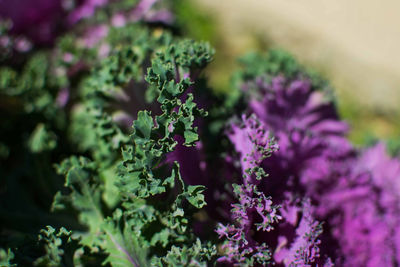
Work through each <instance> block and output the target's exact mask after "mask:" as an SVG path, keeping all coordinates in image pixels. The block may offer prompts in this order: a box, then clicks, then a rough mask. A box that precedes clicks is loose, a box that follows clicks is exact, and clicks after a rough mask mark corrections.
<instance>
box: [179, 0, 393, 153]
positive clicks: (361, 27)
mask: <svg viewBox="0 0 400 267" xmlns="http://www.w3.org/2000/svg"><path fill="white" fill-rule="evenodd" d="M178 2H179V5H177V9H178V10H177V13H178V19H179V20H180V24H181V25H182V26H183V29H184V31H186V32H185V33H186V34H188V35H189V36H191V37H193V38H196V39H204V40H209V41H210V42H211V43H212V45H213V46H214V47H216V51H217V53H216V60H215V61H214V63H213V64H212V65H211V66H210V68H209V69H208V75H209V77H210V79H211V85H212V86H213V87H214V88H217V90H220V91H225V92H226V91H228V90H229V73H231V72H232V70H234V69H235V68H237V62H236V59H237V57H238V56H240V55H242V54H244V53H245V52H247V51H249V50H250V51H251V50H255V51H265V50H267V49H268V48H277V47H278V48H283V49H285V50H287V51H289V52H290V53H292V54H293V55H294V56H295V57H296V58H297V59H298V60H299V61H300V62H301V63H303V64H304V65H306V66H308V67H311V68H313V69H314V70H316V71H317V72H319V73H321V74H322V75H323V76H324V77H326V78H327V79H328V80H329V81H330V82H331V84H332V85H333V87H334V88H335V90H336V91H335V94H336V96H337V98H338V101H337V102H338V107H339V110H340V114H341V115H342V117H343V118H344V119H345V120H347V121H348V122H349V123H350V125H351V127H352V131H351V133H350V139H351V140H352V141H353V142H354V143H355V144H356V145H366V144H369V143H371V142H373V141H374V140H376V139H377V138H380V139H384V140H386V141H387V142H388V143H389V144H390V146H391V147H398V146H399V143H400V141H399V139H400V138H398V137H399V136H400V120H399V119H398V118H399V113H400V105H399V100H400V53H399V52H398V48H399V47H400V16H399V12H400V1H396V0H384V1H373V0H352V1H347V0H334V1H333V0H296V1H294V0H283V1H276V0H274V1H272V0H262V1H261V0H245V1H244V0H218V1H215V0H194V1H185V0H181V1H178Z"/></svg>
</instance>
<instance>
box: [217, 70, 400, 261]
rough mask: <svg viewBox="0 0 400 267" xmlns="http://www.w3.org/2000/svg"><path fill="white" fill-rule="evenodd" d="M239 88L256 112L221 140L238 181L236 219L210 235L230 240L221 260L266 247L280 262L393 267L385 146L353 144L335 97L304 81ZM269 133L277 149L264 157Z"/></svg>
mask: <svg viewBox="0 0 400 267" xmlns="http://www.w3.org/2000/svg"><path fill="white" fill-rule="evenodd" d="M242 89H243V91H244V93H245V95H246V96H247V100H248V109H247V112H248V113H252V114H255V116H254V115H253V116H252V117H250V118H247V119H246V118H245V117H244V123H243V124H242V125H238V124H237V123H232V124H231V131H230V132H229V133H228V134H227V136H228V138H229V140H230V141H231V142H232V144H233V146H234V150H235V152H236V153H238V154H239V161H240V165H241V167H242V171H243V181H242V183H243V185H241V186H237V187H236V189H235V192H236V195H237V198H238V199H239V204H235V205H233V207H234V209H233V210H232V215H231V217H232V221H233V222H234V223H233V224H232V225H228V226H223V225H222V224H220V225H219V226H218V229H217V233H218V235H219V236H220V238H223V239H225V240H227V242H225V243H224V247H225V249H226V254H225V256H224V257H222V258H220V260H221V261H225V262H229V263H231V264H242V263H246V262H244V258H243V255H242V253H243V251H245V252H248V251H251V253H254V254H255V255H258V254H256V252H260V251H259V250H260V249H265V251H268V252H269V253H271V254H268V255H270V256H271V255H272V256H271V258H272V259H273V261H274V262H275V263H276V264H282V265H284V266H315V265H317V266H333V264H335V265H337V266H397V265H398V264H399V263H400V226H399V225H400V193H399V192H400V182H399V178H400V161H399V160H398V159H392V158H390V157H389V156H388V155H387V153H386V151H385V147H384V145H383V144H377V145H375V146H373V147H371V148H369V149H366V150H358V149H356V148H354V147H353V146H352V145H351V144H350V142H349V141H348V140H347V139H346V133H347V130H348V126H347V124H346V123H344V122H343V121H341V120H339V118H338V116H337V114H336V109H335V106H334V104H333V103H332V101H330V100H329V99H328V98H327V97H326V94H324V92H322V91H318V90H315V89H314V88H313V87H312V85H311V82H310V80H308V79H306V78H298V79H286V78H285V77H284V76H275V77H267V76H265V77H259V78H257V79H255V80H251V81H247V82H245V83H244V84H243V86H242ZM256 117H257V118H258V120H257V123H255V122H254V121H255V120H254V118H256ZM252 118H253V119H252ZM243 125H245V127H243ZM255 125H256V126H255ZM267 132H269V133H271V134H272V135H273V136H274V138H275V141H276V143H277V144H278V145H279V149H271V150H270V152H272V153H269V154H268V157H267V156H265V155H264V154H263V151H265V145H267V144H268V141H266V140H270V141H271V140H272V139H270V136H269V135H268V137H267V135H265V133H267ZM268 138H269V139H268ZM274 147H275V148H276V147H277V145H276V144H275V145H274ZM270 148H271V147H270ZM249 169H250V170H257V171H258V172H259V173H260V172H262V175H259V176H258V178H259V179H256V178H257V177H256V176H255V174H254V173H255V172H254V171H251V172H248V171H246V170H249ZM266 173H268V177H266V176H267V175H266ZM254 197H255V198H254ZM272 201H273V203H274V205H275V206H271V205H272ZM260 203H264V205H261V204H260ZM267 203H268V204H267ZM255 207H257V208H255ZM271 207H274V208H271ZM263 209H264V210H263ZM256 213H257V214H256ZM267 214H269V217H268V215H267ZM254 218H258V219H257V220H255V219H254ZM266 218H268V219H266ZM317 220H318V221H320V222H322V223H319V222H318V221H317ZM257 221H262V222H263V225H264V227H262V228H260V227H258V226H259V225H257V223H256V222H257ZM265 223H270V224H265ZM265 225H267V227H265ZM270 225H272V226H270ZM260 229H262V230H266V232H267V233H263V232H262V231H261V232H259V230H260ZM271 230H273V231H271ZM267 247H268V249H267ZM249 248H250V249H249ZM246 255H247V256H246V257H249V254H246ZM254 257H255V259H258V258H257V256H254ZM264 259H265V260H267V259H268V261H271V259H270V258H268V257H266V256H265V257H264ZM263 264H264V262H263ZM250 265H251V264H250Z"/></svg>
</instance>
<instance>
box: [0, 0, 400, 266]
mask: <svg viewBox="0 0 400 267" xmlns="http://www.w3.org/2000/svg"><path fill="white" fill-rule="evenodd" d="M174 4H175V2H173V1H157V0H141V1H132V0H123V1H112V0H95V1H89V0H88V1H67V2H64V1H46V0H41V1H40V2H38V5H37V6H34V5H33V4H31V3H30V4H27V5H24V9H23V10H21V12H20V13H18V14H17V13H13V12H12V10H13V9H11V7H12V6H9V7H7V8H4V9H3V8H2V9H1V12H0V15H1V17H2V18H7V20H4V21H3V22H2V24H1V27H0V33H1V36H0V50H1V56H0V118H1V122H2V131H1V132H0V160H1V165H0V177H1V180H0V266H102V265H104V266H397V265H399V264H400V253H399V251H400V227H399V225H400V208H399V207H400V195H399V193H398V192H400V188H399V185H398V184H399V183H398V182H397V180H398V179H397V178H398V177H399V176H400V161H399V159H398V158H391V157H390V156H388V154H387V152H386V148H385V145H384V144H383V143H377V144H376V145H374V146H372V147H368V148H363V149H359V148H356V147H354V146H353V145H352V144H351V143H350V142H349V141H348V140H347V137H346V133H347V131H348V126H347V124H346V123H345V122H344V121H342V120H340V118H339V116H338V114H337V111H336V106H335V99H334V96H333V94H332V89H331V88H330V85H329V83H328V82H326V81H325V80H324V79H322V78H321V77H320V76H319V75H318V74H315V73H313V72H311V71H309V70H307V69H306V68H305V67H303V66H301V65H299V64H298V63H297V62H296V61H295V60H294V59H293V57H291V56H290V55H288V54H286V53H285V52H282V51H279V50H274V51H270V53H268V54H248V55H247V56H245V57H243V58H242V59H241V60H240V62H241V64H242V68H241V70H239V71H237V72H236V73H234V74H233V76H232V92H231V93H230V95H229V96H223V97H221V96H219V95H216V94H214V93H213V91H212V90H210V88H208V86H207V80H206V77H205V76H204V75H203V72H202V71H203V70H204V68H205V67H206V66H207V64H209V63H210V62H211V61H212V58H213V55H214V50H213V48H211V47H210V45H209V44H208V43H206V42H199V41H194V40H190V39H187V38H185V37H183V36H180V35H179V30H178V29H177V28H176V25H175V24H174V14H173V12H171V11H170V10H173V9H170V8H171V7H173V5H174ZM1 5H3V3H1V4H0V6H1ZM24 14H32V15H31V16H24ZM10 22H12V23H10ZM34 23H37V25H38V26H37V27H33V26H32V24H34ZM217 52H218V51H217Z"/></svg>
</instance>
